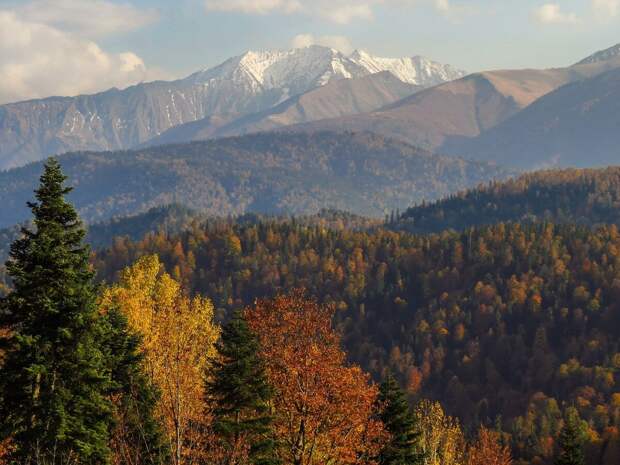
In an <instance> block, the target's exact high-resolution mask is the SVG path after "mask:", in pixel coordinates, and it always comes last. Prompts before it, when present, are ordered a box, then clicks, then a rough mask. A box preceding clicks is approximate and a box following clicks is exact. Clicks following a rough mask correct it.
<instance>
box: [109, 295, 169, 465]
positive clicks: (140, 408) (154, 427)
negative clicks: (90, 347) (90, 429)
mask: <svg viewBox="0 0 620 465" xmlns="http://www.w3.org/2000/svg"><path fill="white" fill-rule="evenodd" d="M99 323H100V325H99V327H100V334H101V341H102V345H103V351H104V356H105V360H106V364H107V366H108V370H109V373H110V377H111V385H110V391H109V395H110V397H111V399H113V407H114V420H115V422H114V429H113V431H112V440H111V444H112V450H113V455H114V456H115V457H116V459H117V461H118V460H120V461H121V463H127V464H144V465H159V464H166V463H168V458H169V457H170V450H169V448H168V446H167V443H166V441H165V438H164V432H163V428H162V425H161V422H160V421H158V419H157V418H156V414H155V409H156V406H157V401H158V400H159V392H158V390H157V389H156V387H155V386H153V384H152V383H150V381H149V379H148V377H147V376H146V373H145V369H144V355H143V353H142V352H141V351H140V341H141V338H140V336H138V335H137V334H135V333H134V332H132V331H131V329H130V328H129V325H128V323H127V318H126V317H125V315H124V314H123V313H122V312H121V311H120V310H119V309H118V308H117V307H112V308H110V309H107V311H106V312H105V313H104V314H103V315H102V316H101V318H100V319H99Z"/></svg>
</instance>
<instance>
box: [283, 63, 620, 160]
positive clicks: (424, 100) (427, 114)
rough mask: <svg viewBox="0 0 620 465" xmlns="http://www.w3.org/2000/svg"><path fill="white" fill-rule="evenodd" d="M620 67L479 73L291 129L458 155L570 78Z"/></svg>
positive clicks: (603, 65) (593, 65)
mask: <svg viewBox="0 0 620 465" xmlns="http://www.w3.org/2000/svg"><path fill="white" fill-rule="evenodd" d="M618 67H620V57H615V58H613V59H610V60H607V61H603V62H595V63H588V64H580V65H574V66H571V67H568V68H557V69H549V70H504V71H489V72H483V73H476V74H471V75H469V76H466V77H464V78H462V79H459V80H456V81H451V82H448V83H445V84H441V85H438V86H436V87H433V88H431V89H426V90H423V91H421V92H418V93H416V94H414V95H412V96H410V97H407V98H405V99H403V100H400V101H398V102H395V103H393V104H391V105H388V106H387V107H385V108H382V109H380V110H377V111H374V112H370V113H364V114H359V115H353V116H348V117H342V118H332V119H327V120H321V121H317V122H313V123H307V124H301V125H295V126H292V127H290V128H287V129H286V130H291V131H316V130H324V129H330V130H342V131H345V130H348V131H361V130H368V131H372V132H376V133H378V134H383V135H385V136H388V137H394V138H398V139H399V140H403V141H406V142H408V143H412V144H415V145H418V146H420V147H423V148H425V149H428V150H432V151H435V150H436V151H440V152H443V151H446V152H449V153H454V154H458V153H459V151H460V150H461V146H460V143H461V142H462V141H463V140H465V141H466V140H468V139H470V138H474V137H477V136H479V135H480V134H481V133H482V132H484V131H487V130H489V129H491V128H493V127H495V126H497V125H498V124H500V123H502V122H504V121H506V120H507V119H509V118H510V117H512V116H514V115H516V114H518V113H519V112H520V111H521V110H523V109H524V108H526V107H528V106H529V105H531V104H532V103H533V102H535V101H536V100H537V99H539V98H540V97H542V96H544V95H546V94H548V93H549V92H552V91H553V90H555V89H557V88H559V87H561V86H563V85H565V84H567V83H570V82H576V81H580V80H583V79H587V78H590V77H592V76H597V75H599V74H602V73H604V72H606V71H608V70H610V69H615V68H618Z"/></svg>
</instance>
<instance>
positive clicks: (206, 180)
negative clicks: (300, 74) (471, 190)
mask: <svg viewBox="0 0 620 465" xmlns="http://www.w3.org/2000/svg"><path fill="white" fill-rule="evenodd" d="M59 159H60V162H61V164H62V166H63V169H64V171H65V172H66V174H67V176H68V177H69V181H68V182H69V183H70V185H72V186H75V191H73V193H72V194H71V196H70V198H71V200H72V201H73V202H74V203H75V205H76V206H77V208H78V210H79V212H80V215H81V216H82V218H84V219H85V220H86V221H87V222H89V223H92V222H96V221H103V220H107V219H109V218H111V217H114V216H125V215H132V214H136V213H140V212H144V211H146V210H148V209H150V208H152V207H156V206H161V205H168V204H180V205H183V206H186V207H189V208H192V209H194V210H196V211H198V212H201V213H205V214H208V215H211V216H227V215H240V214H243V213H246V212H253V213H266V214H295V215H305V214H313V213H316V212H318V211H320V210H321V209H324V208H334V209H338V210H346V211H349V212H352V213H357V214H364V215H372V216H375V217H379V218H383V217H384V215H385V214H386V213H389V212H390V211H391V210H396V209H398V208H400V209H404V208H406V207H408V206H410V205H412V204H414V203H417V202H421V201H422V200H425V199H426V200H432V199H438V198H441V197H444V196H446V195H448V194H449V193H451V192H453V190H455V189H465V188H468V187H473V186H476V185H478V184H480V183H482V182H485V181H486V180H488V179H502V178H505V177H506V176H508V173H507V172H506V171H504V170H502V169H500V168H498V167H497V166H495V165H491V164H488V163H478V162H470V161H466V160H462V159H458V158H454V157H444V156H437V155H434V154H431V153H429V152H426V151H424V150H421V149H418V148H416V147H413V146H411V145H408V144H405V143H402V142H399V141H395V140H391V139H387V138H385V137H383V136H380V135H375V134H372V133H358V134H352V133H347V134H345V133H342V134H339V133H327V132H326V133H316V134H277V133H275V134H274V133H262V134H256V135H248V136H244V137H236V138H225V139H218V140H210V141H202V142H193V143H186V144H178V145H166V146H160V147H152V148H145V149H140V150H133V151H118V152H81V153H80V152H78V153H70V154H66V155H63V156H60V157H59ZM41 165H42V162H38V163H31V164H29V165H27V166H24V167H22V168H15V169H12V170H9V171H4V172H0V198H1V199H2V202H3V207H2V208H1V209H0V227H5V226H10V225H13V224H15V223H18V222H21V221H23V220H25V219H26V218H28V214H29V212H28V209H27V208H26V202H27V201H28V200H31V199H32V186H34V185H36V183H37V179H38V177H39V175H40V173H41V171H42V166H41Z"/></svg>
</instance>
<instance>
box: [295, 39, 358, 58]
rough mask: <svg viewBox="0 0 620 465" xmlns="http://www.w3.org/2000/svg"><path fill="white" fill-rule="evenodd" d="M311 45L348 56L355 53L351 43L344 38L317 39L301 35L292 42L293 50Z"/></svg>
mask: <svg viewBox="0 0 620 465" xmlns="http://www.w3.org/2000/svg"><path fill="white" fill-rule="evenodd" d="M310 45H323V46H324V47H331V48H334V49H336V50H338V51H340V52H342V53H344V54H347V55H348V54H349V53H351V52H352V51H353V46H352V45H351V42H350V41H349V39H347V38H346V37H344V36H320V37H315V36H313V35H312V34H299V35H297V36H295V37H294V38H293V40H292V41H291V47H292V48H303V47H309V46H310Z"/></svg>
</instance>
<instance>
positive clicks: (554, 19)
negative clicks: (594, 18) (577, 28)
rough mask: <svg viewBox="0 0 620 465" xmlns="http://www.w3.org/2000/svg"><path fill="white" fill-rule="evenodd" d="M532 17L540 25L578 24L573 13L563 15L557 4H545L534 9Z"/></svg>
mask: <svg viewBox="0 0 620 465" xmlns="http://www.w3.org/2000/svg"><path fill="white" fill-rule="evenodd" d="M533 17H534V19H535V20H536V21H538V22H539V23H542V24H575V23H577V22H579V18H578V17H577V15H576V14H575V13H564V12H563V11H562V9H561V8H560V4H559V3H547V4H545V5H542V6H541V7H539V8H536V9H535V10H534V12H533Z"/></svg>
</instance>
